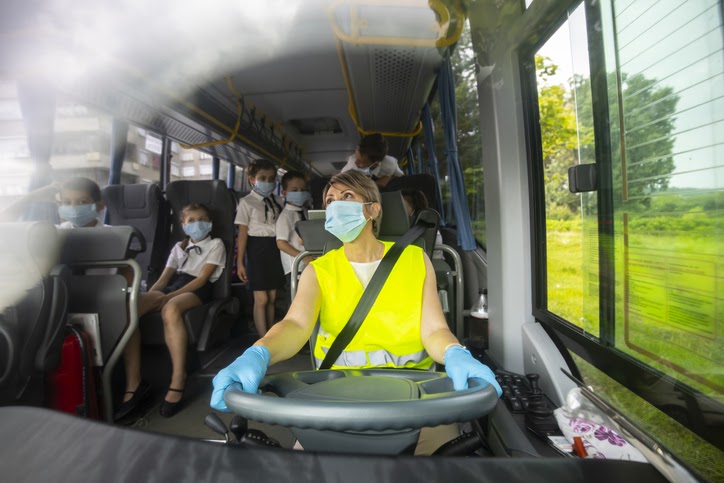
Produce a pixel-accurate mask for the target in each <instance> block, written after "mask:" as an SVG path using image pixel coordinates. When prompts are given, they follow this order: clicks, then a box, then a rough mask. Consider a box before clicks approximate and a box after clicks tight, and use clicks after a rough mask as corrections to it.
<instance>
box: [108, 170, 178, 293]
mask: <svg viewBox="0 0 724 483" xmlns="http://www.w3.org/2000/svg"><path fill="white" fill-rule="evenodd" d="M103 200H104V201H105V202H106V207H107V210H108V211H107V221H106V222H107V223H108V224H110V225H114V226H115V225H129V226H132V227H134V228H137V229H138V230H139V231H140V232H141V233H142V234H143V237H144V238H145V240H146V251H144V252H142V253H139V254H138V255H137V258H136V261H137V262H138V264H139V265H141V268H142V269H143V270H144V275H143V279H144V280H145V281H146V283H147V285H148V286H149V287H150V286H151V285H153V284H154V283H155V282H156V280H158V277H160V276H161V272H163V268H164V266H165V265H166V259H165V256H166V251H167V248H168V233H169V224H170V208H169V206H168V203H167V202H166V200H165V198H164V197H163V193H162V191H161V188H160V187H159V185H158V184H157V183H151V184H126V185H109V186H106V187H105V188H103Z"/></svg>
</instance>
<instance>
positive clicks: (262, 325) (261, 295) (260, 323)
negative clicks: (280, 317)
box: [254, 290, 269, 337]
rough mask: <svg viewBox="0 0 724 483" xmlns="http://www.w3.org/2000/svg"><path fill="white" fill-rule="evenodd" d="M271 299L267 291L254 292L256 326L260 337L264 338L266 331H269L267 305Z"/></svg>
mask: <svg viewBox="0 0 724 483" xmlns="http://www.w3.org/2000/svg"><path fill="white" fill-rule="evenodd" d="M268 303H269V297H268V295H267V291H266V290H254V326H256V331H257V332H258V333H259V337H264V336H265V335H266V331H267V330H269V326H268V325H267V318H266V315H267V308H266V307H267V304H268Z"/></svg>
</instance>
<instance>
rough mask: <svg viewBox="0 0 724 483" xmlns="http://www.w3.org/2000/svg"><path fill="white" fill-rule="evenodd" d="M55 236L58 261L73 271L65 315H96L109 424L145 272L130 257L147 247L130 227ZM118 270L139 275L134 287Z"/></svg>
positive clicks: (74, 230)
mask: <svg viewBox="0 0 724 483" xmlns="http://www.w3.org/2000/svg"><path fill="white" fill-rule="evenodd" d="M58 238H59V241H60V260H59V263H61V264H63V265H65V266H67V267H68V268H69V269H70V270H71V271H72V274H71V275H70V277H69V280H68V313H70V314H97V316H98V322H99V336H100V337H99V338H100V354H101V358H102V363H103V366H102V367H101V380H102V387H103V395H104V397H103V403H104V411H103V414H104V415H105V418H106V420H107V421H110V420H111V417H112V415H113V402H112V397H111V396H110V394H111V375H112V373H113V369H114V367H115V366H116V364H117V363H118V361H119V360H120V357H121V354H122V352H123V350H124V349H125V346H126V344H127V343H128V340H129V339H130V337H131V334H132V333H133V331H134V330H135V325H136V324H137V320H132V317H130V316H129V315H130V314H132V310H131V309H132V307H135V304H136V298H135V297H134V294H137V293H138V292H137V291H138V289H139V287H140V278H141V276H142V272H143V271H142V269H141V268H140V265H139V264H138V263H137V262H136V261H135V260H134V259H135V258H136V257H137V255H138V253H140V252H143V251H144V250H145V249H146V246H145V240H144V239H143V235H142V234H141V232H140V231H139V230H137V229H136V228H134V227H131V226H109V227H100V228H79V229H73V230H58ZM116 268H123V269H128V268H130V269H131V271H132V272H133V274H134V275H135V274H137V275H138V278H139V281H138V282H137V285H136V286H132V287H129V286H128V280H127V278H126V276H125V275H123V274H121V273H119V272H118V270H116Z"/></svg>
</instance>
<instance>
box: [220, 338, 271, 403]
mask: <svg viewBox="0 0 724 483" xmlns="http://www.w3.org/2000/svg"><path fill="white" fill-rule="evenodd" d="M270 360H271V354H269V349H267V348H266V347H264V346H260V345H255V346H253V347H249V348H248V349H247V350H245V351H244V353H243V354H242V355H240V356H239V357H237V359H236V360H235V361H234V362H232V363H231V364H229V365H228V367H225V368H224V369H221V370H220V371H219V373H218V374H217V375H216V377H214V380H213V384H214V392H212V393H211V403H210V404H211V407H212V408H214V409H216V410H218V411H224V412H227V413H228V412H229V408H227V407H226V403H225V402H224V391H225V390H226V388H227V387H229V386H231V385H232V384H233V383H235V382H239V383H241V387H242V389H243V390H244V392H250V393H252V394H256V393H257V391H258V389H259V383H260V382H261V380H262V379H263V378H264V374H266V370H267V368H268V367H269V361H270Z"/></svg>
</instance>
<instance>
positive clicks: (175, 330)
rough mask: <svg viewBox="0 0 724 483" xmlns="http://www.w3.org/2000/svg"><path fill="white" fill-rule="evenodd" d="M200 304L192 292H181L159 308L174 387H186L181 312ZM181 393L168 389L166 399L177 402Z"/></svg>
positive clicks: (183, 333) (184, 336)
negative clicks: (169, 355) (171, 366)
mask: <svg viewBox="0 0 724 483" xmlns="http://www.w3.org/2000/svg"><path fill="white" fill-rule="evenodd" d="M199 305H201V300H200V299H199V298H198V297H197V296H196V295H195V294H193V293H182V294H181V295H177V296H175V297H174V298H172V299H171V300H169V301H168V302H167V303H166V305H164V306H163V308H162V309H161V317H163V330H164V338H165V340H166V346H167V347H168V352H169V353H170V354H171V364H172V365H173V372H172V373H171V384H170V385H169V387H172V388H174V389H184V387H186V345H187V341H188V334H187V333H186V327H185V326H184V320H183V314H184V312H186V311H187V310H190V309H192V308H194V307H198V306H199ZM181 397H182V394H181V393H180V392H176V391H168V393H167V394H166V398H165V399H166V401H168V402H178V401H179V400H181Z"/></svg>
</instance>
